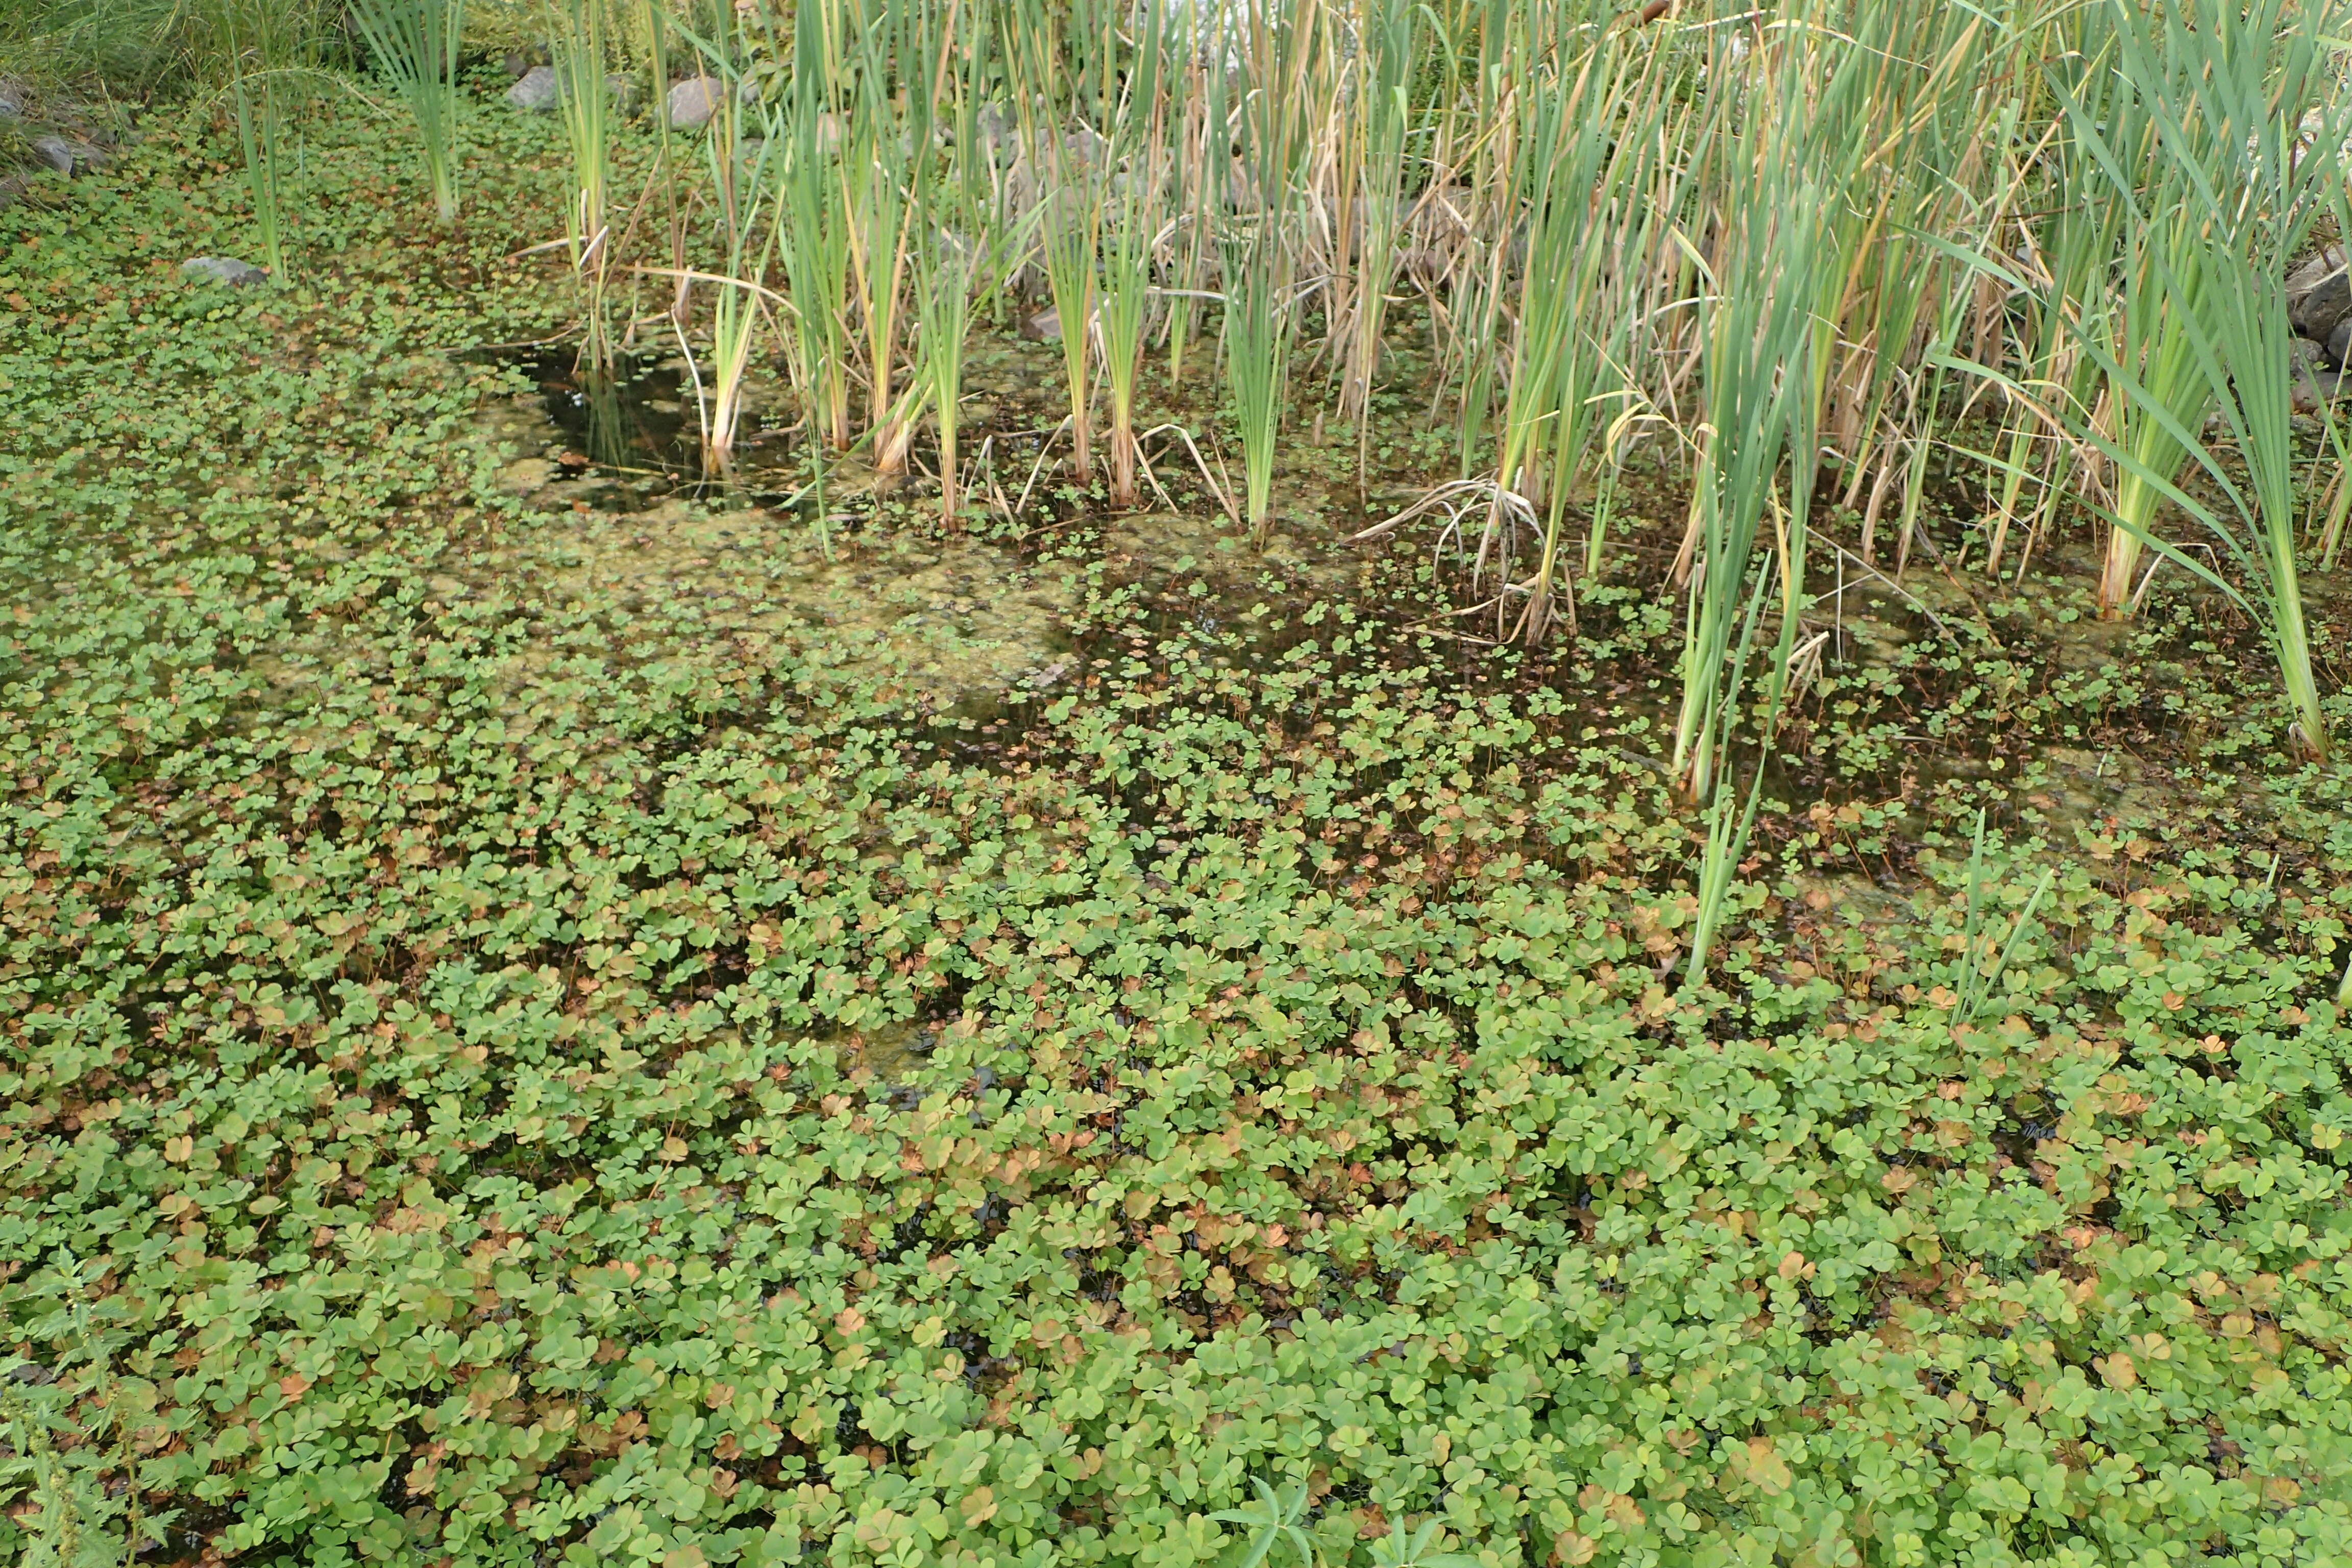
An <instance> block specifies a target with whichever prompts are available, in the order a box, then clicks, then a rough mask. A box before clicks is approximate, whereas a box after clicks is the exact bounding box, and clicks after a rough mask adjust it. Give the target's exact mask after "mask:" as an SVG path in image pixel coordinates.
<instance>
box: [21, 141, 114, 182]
mask: <svg viewBox="0 0 2352 1568" xmlns="http://www.w3.org/2000/svg"><path fill="white" fill-rule="evenodd" d="M33 156H34V157H35V158H36V159H37V160H39V161H40V162H41V163H46V164H47V165H48V166H49V167H50V168H52V169H55V170H56V171H57V172H58V174H89V172H90V171H91V170H92V169H95V168H97V167H98V166H99V165H100V163H105V162H106V154H105V153H101V152H100V151H99V150H98V149H97V148H95V147H93V146H91V145H90V144H89V142H69V141H68V140H67V139H66V138H64V137H62V136H36V137H34V138H33Z"/></svg>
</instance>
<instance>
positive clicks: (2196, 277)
mask: <svg viewBox="0 0 2352 1568" xmlns="http://www.w3.org/2000/svg"><path fill="white" fill-rule="evenodd" d="M2116 3H2117V4H2118V5H2120V4H2121V0H2116ZM2344 20H2345V12H2344V10H2343V8H2341V7H2338V6H2334V5H2302V6H2294V5H2291V4H2290V0H2254V3H2253V4H2252V5H2247V6H2245V7H2244V8H2243V9H2242V10H2241V9H2239V8H2237V7H2235V6H2224V7H2221V8H2219V9H2218V10H2215V11H2213V12H2211V13H2210V14H2201V15H2200V26H2198V27H2197V28H2195V29H2193V30H2191V29H2189V28H2187V27H2186V26H2183V25H2182V23H2181V22H2180V20H2179V18H2166V19H2164V20H2163V21H2161V22H2158V21H2154V20H2150V19H2147V18H2144V17H2141V16H2137V14H2136V13H2134V14H2132V15H2131V16H2129V18H2128V19H2127V20H2126V21H2125V22H2124V23H2122V24H2121V25H2120V28H2119V30H2120V31H2121V32H2122V35H2123V44H2124V48H2123V58H2122V70H2123V72H2124V74H2125V75H2126V77H2128V78H2129V79H2131V81H2132V83H2133V85H2134V87H2135V88H2136V89H2137V90H2138V91H2139V92H2140V94H2141V95H2142V96H2143V97H2144V99H2145V100H2147V103H2148V106H2149V110H2150V113H2151V116H2152V119H2153V122H2154V125H2155V128H2156V142H2157V145H2158V147H2159V148H2163V149H2166V150H2167V153H2168V156H2167V159H2166V163H2165V167H2164V170H2163V174H2162V177H2161V180H2160V183H2159V187H2158V188H2159V190H2160V191H2161V192H2162V193H2163V194H2164V195H2165V197H2166V198H2167V199H2168V201H2169V202H2170V203H2171V204H2172V206H2171V209H2170V210H2165V211H2159V212H2157V213H2155V214H2151V215H2147V219H2146V221H2147V223H2148V224H2149V225H2150V226H2155V227H2158V228H2160V229H2161V230H2162V231H2163V232H2165V233H2167V234H2172V233H2179V232H2193V233H2196V234H2198V235H2200V236H2202V237H2205V241H2206V243H2204V244H2203V245H2201V246H2198V247H2180V248H2174V247H2163V248H2158V249H2157V250H2155V251H2154V252H2153V253H2152V254H2151V256H2150V258H2149V263H2150V265H2149V276H2148V281H2147V288H2148V289H2149V291H2150V292H2151V293H2152V294H2153V295H2154V296H2155V297H2156V298H2157V300H2158V301H2159V302H2160V303H2161V305H2162V307H2163V309H2164V311H2165V316H2166V332H2167V334H2168V348H2169V349H2170V358H2168V359H2167V360H2165V361H2162V362H2158V363H2152V364H2151V363H2139V364H2137V365H2136V364H2135V363H2133V362H2131V361H2130V360H2128V359H2119V358H2117V357H2116V356H2114V355H2112V354H2110V353H2107V352H2106V351H2105V348H2104V346H2103V345H2099V344H2096V343H2093V344H2091V345H2089V349H2088V352H2089V353H2091V354H2092V355H2093V357H2094V358H2095V360H2096V361H2097V363H2099V366H2100V368H2101V370H2102V371H2103V372H2104V373H2105V376H2106V379H2107V383H2108V385H2109V387H2110V388H2111V390H2112V393H2113V395H2114V397H2115V399H2116V410H2117V412H2118V414H2119V415H2121V414H2126V413H2127V414H2128V416H2129V418H2130V420H2131V421H2132V422H2133V423H2134V424H2136V425H2137V427H2139V428H2141V429H2146V428H2148V427H2153V428H2154V429H2155V430H2156V431H2157V432H2158V436H2159V437H2160V441H2159V440H2157V439H2153V438H2149V437H2140V438H2138V439H2136V440H2135V439H2126V437H2125V436H2124V435H2122V434H2119V435H2118V436H2116V437H2112V438H2111V437H2106V436H2105V434H2104V433H2101V432H2098V431H2096V430H2095V429H2094V430H2092V431H2089V432H2088V435H2089V436H2090V437H2091V438H2092V439H2094V440H2095V442H2096V443H2097V444H2098V445H2099V447H2101V449H2102V450H2103V451H2105V452H2106V454H2107V455H2108V457H2109V458H2111V459H2112V460H2113V461H2114V462H2115V463H2116V468H2117V469H2118V472H2119V475H2120V479H2119V483H2118V498H2117V501H2116V508H2115V510H2114V512H2113V515H2112V521H2113V522H2114V524H2115V527H2116V531H2117V532H2118V534H2119V535H2122V536H2125V537H2128V538H2129V539H2130V540H2131V541H2132V542H2133V543H2134V544H2135V545H2136V546H2137V547H2139V548H2143V549H2153V550H2155V551H2157V552H2158V554H2159V555H2160V556H2161V557H2162V558H2163V559H2165V560H2167V561H2169V562H2173V563H2178V564H2180V565H2182V566H2184V567H2185V568H2187V569H2188V570H2189V571H2190V572H2192V573H2193V574H2195V575H2197V576H2198V577H2200V578H2201V579H2203V580H2204V581H2206V582H2208V583H2210V584H2213V585H2215V586H2217V587H2219V588H2221V590H2222V591H2223V592H2225V593H2227V594H2229V595H2231V597H2232V598H2234V599H2236V600H2237V601H2238V602H2239V603H2240V604H2241V605H2244V606H2245V607H2246V608H2247V609H2248V610H2249V611H2250V612H2251V613H2252V614H2253V615H2254V616H2256V617H2257V618H2258V619H2259V620H2260V621H2261V622H2262V624H2263V626H2264V627H2265V628H2266V630H2267V631H2268V633H2269V636H2270V638H2271V642H2272V645H2273V651H2274V653H2275V654H2276V657H2277V659H2278V664H2279V674H2280V679H2281V681H2282V683H2283V684H2284V687H2285V689H2286V696H2287V700H2288V704H2289V706H2290V708H2291V710H2293V712H2294V725H2293V734H2294V738H2295V739H2296V740H2297V742H2299V745H2300V748H2301V749H2302V750H2304V751H2305V752H2306V753H2308V754H2310V755H2313V756H2320V757H2324V756H2325V755H2326V753H2327V751H2328V736H2327V731H2326V722H2325V718H2324V715H2323V713H2322V710H2321V707H2320V696H2319V691H2318V687H2317V683H2316V679H2315V674H2314V671H2313V665H2312V658H2311V647H2310V636H2309V629H2308V626H2307V622H2306V618H2305V609H2304V604H2303V593H2302V585H2301V582H2300V578H2299V576H2298V571H2297V565H2296V560H2295V545H2296V533H2297V521H2298V518H2297V509H2296V506H2295V495H2294V468H2295V457H2294V432H2293V426H2292V411H2293V399H2294V374H2295V372H2294V342H2293V334H2292V331H2291V328H2290V327H2289V324H2288V321H2287V311H2286V300H2285V291H2284V284H2283V282H2282V278H2283V274H2284V268H2285V265H2286V262H2287V260H2288V258H2290V257H2291V256H2293V255H2294V253H2295V252H2296V250H2297V249H2299V248H2300V247H2301V245H2302V243H2303V241H2304V238H2305V236H2306V235H2307V234H2308V232H2309V230H2310V227H2311V225H2312V224H2313V223H2314V222H2315V220H2316V218H2317V217H2318V216H2320V214H2321V212H2322V211H2323V210H2326V208H2328V207H2330V206H2333V205H2336V202H2337V201H2338V200H2339V199H2340V198H2337V197H2336V196H2334V195H2332V194H2331V193H2330V192H2328V191H2327V190H2326V187H2325V185H2324V184H2323V182H2324V181H2325V180H2326V179H2327V178H2329V175H2328V172H2327V170H2326V163H2327V160H2326V159H2325V158H2322V157H2316V156H2312V155H2309V154H2308V153H2307V152H2306V150H2305V145H2304V142H2305V139H2306V138H2309V139H2311V140H2314V141H2315V142H2317V144H2318V145H2320V146H2323V147H2334V146H2337V145H2340V144H2341V143H2342V142H2343V140H2344V137H2345V133H2346V132H2347V129H2352V119H2347V110H2345V108H2344V107H2343V106H2342V105H2341V104H2340V102H2338V101H2336V100H2335V99H2334V97H2333V95H2332V92H2331V87H2332V84H2331V81H2330V79H2329V75H2328V69H2329V67H2328V60H2329V55H2330V51H2331V48H2332V45H2331V43H2330V41H2329V40H2330V39H2331V38H2332V37H2336V36H2339V35H2338V29H2340V27H2341V26H2342V24H2343V21H2344ZM2318 104H2324V105H2326V107H2325V108H2321V109H2314V108H2313V106H2314V105H2318ZM2307 111H2308V112H2312V113H2315V115H2316V116H2317V123H2316V125H2315V127H2313V126H2306V124H2305V114H2306V112H2307ZM2095 133H2096V132H2095V129H2094V128H2087V127H2085V128H2084V134H2085V135H2093V134H2095ZM2118 172H2119V171H2118ZM2184 251H2185V252H2186V253H2185V254H2184ZM2175 360H2177V361H2178V365H2177V366H2176V364H2175V363H2173V361H2175ZM2158 376H2162V377H2163V378H2164V379H2163V380H2162V381H2158V379H2157V378H2158ZM2182 383H2189V384H2192V385H2191V386H2189V388H2188V389H2186V390H2183V389H2182V388H2181V386H2180V385H2179V384H2182ZM2209 410H2210V411H2212V412H2214V413H2217V414H2218V415H2219V416H2220V419H2221V424H2222V425H2223V426H2224V427H2225V428H2226V429H2227V431H2228V433H2229V436H2230V437H2231V443H2230V444H2231V447H2234V449H2235V451H2236V454H2237V457H2238V458H2239V461H2240V462H2241V463H2242V465H2243V468H2244V477H2243V479H2242V480H2241V479H2239V478H2238V476H2237V475H2236V474H2234V473H2233V472H2232V471H2231V468H2230V466H2229V465H2227V464H2226V463H2224V462H2223V461H2222V460H2221V458H2220V456H2219V455H2217V454H2216V453H2215V452H2214V451H2213V450H2212V448H2211V447H2210V445H2209V444H2208V442H2207V441H2206V438H2205V415H2206V413H2207V411H2209ZM2148 447H2155V448H2156V450H2157V453H2158V456H2157V457H2156V458H2153V459H2151V458H2150V456H2149V453H2148V450H2147V448H2148ZM2176 450H2177V451H2178V452H2179V453H2180V454H2182V456H2183V458H2188V459H2191V460H2193V462H2194V464H2195V466H2196V468H2198V469H2200V470H2201V473H2202V477H2203V479H2204V480H2205V481H2206V488H2207V489H2209V490H2210V491H2211V492H2213V493H2215V494H2218V496H2219V497H2220V498H2221V505H2220V507H2219V508H2216V507H2213V506H2210V505H2208V504H2207V503H2206V502H2205V501H2204V500H2201V499H2200V498H2198V497H2195V496H2192V495H2190V494H2189V492H2188V491H2186V490H2185V489H2183V488H2182V487H2181V486H2179V484H2177V483H2176V482H2175V479H2176V476H2177V475H2178V473H2179V464H2173V465H2171V466H2170V467H2169V468H2168V467H2167V465H2166V461H2165V457H2166V455H2168V454H2169V453H2171V452H2173V451H2176ZM2141 493H2145V494H2146V495H2147V496H2149V497H2150V498H2152V499H2151V500H2149V501H2148V502H2147V504H2146V505H2145V506H2144V507H2141V508H2137V509H2136V508H2133V507H2131V506H2128V505H2127V504H2126V502H2128V501H2130V500H2132V499H2133V498H2134V497H2135V496H2136V495H2137V494H2141ZM2156 500H2168V501H2170V502H2171V503H2172V504H2173V505H2174V506H2176V507H2177V508H2179V510H2181V511H2182V512H2183V513H2185V514H2186V515H2187V516H2188V517H2189V519H2190V520H2191V521H2194V522H2195V523H2197V524H2198V526H2199V527H2200V529H2201V530H2202V531H2204V532H2206V533H2207V534H2209V535H2210V537H2211V538H2212V540H2213V542H2214V543H2215V544H2216V545H2217V546H2218V547H2219V550H2220V551H2221V552H2222V553H2224V554H2226V555H2227V556H2228V557H2230V558H2231V561H2232V562H2233V563H2235V564H2236V565H2237V566H2238V568H2239V569H2240V573H2241V574H2242V576H2243V577H2244V578H2245V580H2246V582H2247V584H2248V586H2247V587H2245V588H2240V587H2238V586H2237V585H2235V584H2231V583H2229V582H2228V581H2226V580H2225V579H2223V578H2222V576H2221V574H2219V573H2217V572H2215V571H2214V570H2212V568H2211V567H2210V566H2208V565H2207V564H2205V563H2203V562H2200V561H2197V560H2195V559H2193V558H2191V557H2189V556H2188V555H2187V554H2185V553H2183V552H2180V551H2179V550H2177V549H2174V548H2172V547H2170V546H2169V545H2167V544H2165V543H2164V542H2162V541H2160V540H2159V539H2158V537H2157V535H2156V534H2155V532H2154V531H2153V529H2152V528H2151V527H2150V525H2149V521H2148V518H2149V515H2150V514H2151V513H2152V512H2153V510H2154V505H2155V501H2156ZM2105 598H2106V595H2105V592H2104V591H2103V593H2102V601H2103V603H2104V602H2105Z"/></svg>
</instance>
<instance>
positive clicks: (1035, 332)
mask: <svg viewBox="0 0 2352 1568" xmlns="http://www.w3.org/2000/svg"><path fill="white" fill-rule="evenodd" d="M1021 335H1022V336H1023V337H1024V338H1027V339H1028V340H1029V341H1030V342H1039V343H1058V342H1061V341H1062V312H1061V311H1059V310H1055V309H1053V308H1052V307H1050V306H1049V307H1047V308H1046V309H1045V310H1040V311H1038V312H1037V313H1036V314H1035V315H1034V316H1031V317H1030V318H1028V319H1027V320H1026V321H1023V322H1022V323H1021Z"/></svg>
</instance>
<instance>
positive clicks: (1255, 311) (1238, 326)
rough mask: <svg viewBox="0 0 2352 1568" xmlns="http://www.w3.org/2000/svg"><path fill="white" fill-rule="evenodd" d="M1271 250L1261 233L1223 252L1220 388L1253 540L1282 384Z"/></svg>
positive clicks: (1265, 516)
mask: <svg viewBox="0 0 2352 1568" xmlns="http://www.w3.org/2000/svg"><path fill="white" fill-rule="evenodd" d="M1275 249H1276V247H1275V246H1274V243H1273V242H1272V241H1271V240H1270V239H1268V238H1266V237H1263V236H1261V237H1253V238H1246V239H1243V240H1241V241H1239V242H1237V243H1235V244H1234V245H1232V246H1231V247H1229V248H1228V250H1227V253H1226V257H1225V323H1224V370H1225V393H1226V396H1227V398H1228V399H1229V400H1230V401H1231V403H1232V405H1233V414H1234V425H1235V426H1237V427H1238V428H1239V430H1240V433H1241V440H1242V488H1243V493H1244V496H1245V498H1246V504H1245V506H1244V512H1243V518H1244V521H1245V522H1246V523H1247V524H1248V526H1249V531H1250V537H1251V538H1252V539H1253V540H1254V541H1255V542H1257V543H1259V544H1261V545H1263V544H1264V543H1265V541H1266V540H1267V538H1269V537H1270V536H1271V534H1272V532H1273V530H1274V459H1275V453H1276V447H1277V445H1278V444H1279V439H1280V436H1281V432H1282V405H1283V399H1284V397H1285V395H1286V391H1287V388H1288V386H1289V383H1290V349H1291V330H1292V319H1291V312H1290V310H1289V309H1288V304H1287V301H1286V300H1284V299H1283V298H1282V293H1283V284H1282V278H1281V267H1280V262H1279V260H1278V258H1277V257H1276V254H1275Z"/></svg>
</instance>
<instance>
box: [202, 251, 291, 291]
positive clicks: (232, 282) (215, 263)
mask: <svg viewBox="0 0 2352 1568" xmlns="http://www.w3.org/2000/svg"><path fill="white" fill-rule="evenodd" d="M180 276H181V277H183V278H185V279H189V280H190V281H192V282H205V283H225V284H226V285H228V287H230V288H232V289H250V288H252V287H253V286H254V285H255V284H257V283H267V282H268V281H269V274H268V272H267V271H266V270H264V269H263V268H258V267H256V266H255V265H254V264H253V263H252V262H250V261H239V260H237V259H236V258H235V257H233V256H198V257H194V258H191V259H189V260H186V261H183V262H181V263H180Z"/></svg>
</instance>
